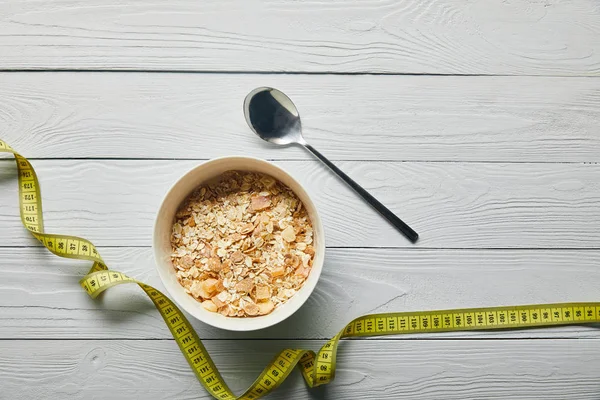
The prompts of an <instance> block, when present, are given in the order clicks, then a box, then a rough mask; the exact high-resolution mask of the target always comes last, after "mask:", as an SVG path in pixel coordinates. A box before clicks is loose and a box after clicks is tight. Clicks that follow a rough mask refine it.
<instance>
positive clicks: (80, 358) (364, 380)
mask: <svg viewBox="0 0 600 400" xmlns="http://www.w3.org/2000/svg"><path fill="white" fill-rule="evenodd" d="M320 344H321V343H320V342H316V341H254V340H252V341H239V342H231V341H220V340H218V341H210V342H207V343H206V345H207V348H208V350H209V352H210V353H211V355H212V356H213V357H214V359H215V361H216V364H217V366H218V367H219V369H220V370H221V372H222V373H223V375H224V378H225V380H226V381H227V382H228V383H229V384H230V385H231V388H232V390H234V391H235V392H236V393H240V392H242V391H243V390H244V389H246V387H247V386H249V385H250V384H251V383H252V381H253V380H254V378H255V377H256V376H257V375H258V374H259V372H260V371H261V370H262V368H264V366H265V365H266V364H267V363H268V361H269V360H270V359H271V358H272V357H273V355H274V354H275V352H276V351H277V350H278V349H281V348H285V347H289V346H293V347H302V348H312V349H315V350H316V349H317V348H318V346H319V345H320ZM24 354H29V355H31V356H30V357H27V356H26V357H24V356H23V355H24ZM598 368H600V347H598V343H597V341H596V340H547V341H539V340H531V341H529V340H523V341H520V340H519V341H514V340H510V341H496V340H493V341H473V340H468V341H420V340H416V341H387V340H382V341H378V342H373V341H366V340H353V341H349V342H346V343H343V345H342V346H341V350H340V352H339V357H338V369H337V374H336V379H335V381H334V382H333V383H331V384H329V385H327V386H324V387H321V388H317V389H313V390H310V389H308V388H307V387H306V386H305V384H304V382H303V381H302V378H301V376H300V373H299V372H298V371H294V372H293V373H292V375H291V376H290V378H289V380H288V381H287V382H285V383H284V384H283V385H282V386H281V387H280V388H279V389H278V390H277V391H275V392H274V393H273V394H272V395H270V396H269V397H268V398H269V399H341V398H343V399H364V398H377V399H399V398H408V399H415V400H418V399H432V398H444V399H456V400H467V399H490V400H491V399H498V400H499V399H507V398H510V399H542V398H543V399H548V400H553V399H557V400H558V399H560V400H564V399H577V400H585V399H590V400H591V399H597V398H598V396H599V394H600V384H599V383H598V379H597V378H598V376H597V371H598ZM0 381H1V382H2V389H3V390H2V396H3V398H6V399H14V400H25V399H32V398H35V399H39V400H46V399H56V398H61V399H89V400H95V399H106V398H107V397H108V395H109V394H110V398H111V399H115V400H119V399H127V400H130V399H132V398H135V399H148V398H152V399H154V398H160V399H164V400H171V399H177V400H182V399H210V398H211V397H209V396H208V395H207V394H206V392H204V390H203V389H202V387H201V386H200V384H199V383H198V381H197V380H196V378H195V376H194V375H193V373H192V372H191V370H190V369H189V366H188V365H187V364H186V362H185V360H184V359H183V357H182V356H181V354H180V353H179V351H178V349H177V346H176V344H175V343H174V342H173V341H137V340H135V341H87V340H85V341H0ZM4 396H6V397H4Z"/></svg>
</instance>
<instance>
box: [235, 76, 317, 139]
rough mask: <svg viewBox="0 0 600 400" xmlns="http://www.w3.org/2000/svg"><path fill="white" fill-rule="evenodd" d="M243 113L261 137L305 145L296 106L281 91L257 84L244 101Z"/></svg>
mask: <svg viewBox="0 0 600 400" xmlns="http://www.w3.org/2000/svg"><path fill="white" fill-rule="evenodd" d="M244 116H245V117H246V122H247V123H248V125H249V126H250V128H251V129H252V131H253V132H254V133H256V134H257V135H258V137H260V138H261V139H263V140H265V141H267V142H269V143H273V144H277V145H289V144H294V143H298V144H305V143H306V141H305V140H304V138H303V137H302V124H301V122H300V114H299V113H298V109H297V108H296V106H295V105H294V103H293V102H292V100H290V98H289V97H287V96H286V95H285V94H284V93H283V92H281V91H279V90H277V89H273V88H269V87H260V88H257V89H254V90H253V91H252V92H250V93H249V94H248V95H247V96H246V99H245V100H244Z"/></svg>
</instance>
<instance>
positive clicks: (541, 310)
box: [0, 140, 600, 399]
mask: <svg viewBox="0 0 600 400" xmlns="http://www.w3.org/2000/svg"><path fill="white" fill-rule="evenodd" d="M0 152H8V153H12V154H13V155H14V157H15V160H16V162H17V170H18V174H19V176H18V178H19V201H20V209H21V220H22V221H23V224H24V225H25V227H26V228H27V229H28V230H29V231H30V232H31V234H32V235H33V236H34V237H35V238H36V239H37V240H39V241H40V242H41V243H42V244H43V245H44V246H45V247H46V248H47V249H48V250H50V251H51V252H52V253H54V254H56V255H57V256H60V257H67V258H76V259H82V260H90V261H93V262H94V265H93V266H92V269H91V270H90V271H89V272H88V274H87V275H86V276H84V277H83V279H82V280H81V281H80V284H81V286H82V287H83V288H84V289H85V290H86V292H87V293H88V294H89V295H90V296H91V297H92V298H95V297H97V296H98V295H99V294H100V293H102V292H103V291H105V290H106V289H108V288H110V287H113V286H115V285H120V284H122V283H135V284H137V285H138V286H139V287H140V288H142V290H143V291H144V292H145V293H146V294H147V295H148V297H149V298H150V300H152V302H153V303H154V305H155V306H156V309H157V310H158V311H159V312H160V315H161V316H162V317H163V319H164V320H165V323H166V324H167V327H168V328H169V330H170V331H171V333H172V334H173V337H174V338H175V341H176V342H177V345H179V349H180V350H181V352H182V353H183V356H184V357H185V359H186V360H187V362H188V363H189V364H190V367H191V368H192V370H193V371H194V373H195V374H196V376H197V377H198V380H199V381H200V383H201V384H202V385H203V386H204V388H205V389H206V390H207V391H208V392H209V393H210V394H212V395H213V397H215V398H216V399H258V398H260V397H262V396H265V395H266V394H268V393H270V392H271V391H272V390H273V389H275V388H276V387H278V386H279V385H280V384H281V383H282V382H283V381H284V380H285V378H286V377H287V376H288V375H289V374H290V372H291V371H292V369H293V368H294V367H295V366H296V365H298V366H299V367H300V370H301V372H302V375H303V376H304V380H305V381H306V383H307V384H308V386H310V387H316V386H319V385H323V384H326V383H329V382H331V381H332V380H333V378H334V376H335V365H336V353H337V347H338V344H339V341H340V339H342V338H347V337H355V336H380V335H397V334H403V333H430V332H449V331H466V330H492V329H514V328H536V327H545V326H551V325H579V324H585V323H598V322H600V303H561V304H536V305H525V306H515V307H491V308H468V309H457V310H441V311H421V312H401V313H386V314H371V315H365V316H362V317H359V318H356V319H355V320H354V321H352V322H350V323H349V324H348V325H346V326H345V327H344V329H342V330H341V331H340V332H339V333H338V334H337V335H335V337H334V338H333V339H331V340H329V341H328V342H327V343H326V344H325V345H324V346H323V347H321V349H320V350H319V351H318V352H317V353H315V352H313V351H312V350H300V349H285V350H282V351H281V352H280V353H279V354H278V355H277V356H276V357H275V358H274V359H273V361H271V363H270V364H269V365H268V366H267V367H266V368H265V369H264V370H263V371H262V373H261V374H260V375H259V376H258V378H257V379H256V380H255V381H254V383H253V384H252V385H251V386H250V387H249V388H248V389H247V390H246V391H245V392H244V393H243V394H242V395H240V396H236V395H234V394H233V393H232V392H231V390H230V389H229V387H228V386H227V384H226V383H225V381H224V380H223V378H222V377H221V374H220V373H219V371H218V370H217V367H216V366H215V364H214V363H213V361H212V359H211V358H210V356H209V354H208V352H207V351H206V349H205V348H204V345H203V344H202V342H201V341H200V338H199V337H198V334H197V333H196V331H194V329H193V328H192V326H191V324H190V323H189V321H188V320H187V318H186V317H185V316H184V315H183V313H182V312H181V310H180V309H179V308H178V307H177V306H176V305H175V304H174V303H173V302H172V301H171V300H170V299H169V298H168V297H167V296H165V295H164V294H163V293H162V292H160V291H159V290H157V289H155V288H153V287H152V286H149V285H146V284H144V283H142V282H139V281H137V280H135V279H133V278H130V277H128V276H127V275H125V274H123V273H121V272H117V271H112V270H109V269H108V267H107V266H106V263H105V262H104V261H103V260H102V258H101V257H100V254H99V253H98V250H97V249H96V247H95V246H94V245H93V244H92V243H91V242H90V241H88V240H86V239H82V238H79V237H75V236H66V235H56V234H50V233H45V232H44V223H43V219H42V199H41V197H40V185H39V182H38V179H37V176H36V174H35V171H34V169H33V167H32V166H31V164H30V163H29V161H28V160H27V159H26V158H25V157H23V156H21V155H20V154H18V153H17V152H16V151H14V150H13V149H12V148H10V147H9V146H8V145H7V144H6V143H5V142H3V141H2V140H0Z"/></svg>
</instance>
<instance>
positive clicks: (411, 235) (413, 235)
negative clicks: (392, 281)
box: [304, 144, 419, 243]
mask: <svg viewBox="0 0 600 400" xmlns="http://www.w3.org/2000/svg"><path fill="white" fill-rule="evenodd" d="M304 147H306V149H307V150H308V151H310V152H311V153H313V154H314V155H315V157H317V158H318V159H319V160H321V161H323V162H324V163H325V165H327V166H328V167H329V168H330V169H331V170H332V171H333V172H335V173H336V174H337V175H338V176H339V177H340V178H342V179H343V180H344V182H346V183H347V184H348V185H350V187H351V188H352V189H354V190H355V191H356V192H357V193H358V194H360V195H361V196H362V197H363V199H365V200H366V201H367V202H368V203H369V204H370V205H371V206H373V208H374V209H375V210H377V211H378V212H379V213H380V214H381V215H383V216H384V217H385V218H386V219H387V220H388V221H389V222H390V223H391V224H392V225H394V226H395V227H396V229H398V230H399V231H400V232H402V234H403V235H404V236H406V238H407V239H408V240H410V241H411V242H412V243H415V242H416V241H417V240H418V239H419V234H418V233H417V232H415V231H414V230H413V229H412V228H411V227H410V226H408V225H406V223H404V221H402V220H401V219H400V218H398V217H397V216H396V215H395V214H394V213H393V212H391V211H390V210H389V209H388V208H387V207H386V206H384V205H383V204H381V203H380V202H379V200H377V199H376V198H375V197H373V196H371V195H370V194H369V192H367V191H366V190H365V189H363V188H362V186H360V185H359V184H358V183H356V182H354V181H353V180H352V178H350V177H349V176H348V175H346V174H345V173H343V172H342V170H340V169H339V168H338V167H336V166H335V165H334V164H333V163H332V162H331V161H329V160H328V159H327V158H325V156H324V155H323V154H321V153H319V152H318V151H317V150H316V149H315V148H314V147H312V146H311V145H310V144H304Z"/></svg>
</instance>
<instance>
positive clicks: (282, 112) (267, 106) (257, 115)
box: [244, 87, 419, 243]
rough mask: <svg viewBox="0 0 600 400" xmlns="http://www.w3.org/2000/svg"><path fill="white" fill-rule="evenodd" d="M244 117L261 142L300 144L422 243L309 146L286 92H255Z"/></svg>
mask: <svg viewBox="0 0 600 400" xmlns="http://www.w3.org/2000/svg"><path fill="white" fill-rule="evenodd" d="M244 115H245V117H246V122H248V125H249V126H250V128H251V129H252V130H253V131H254V133H256V134H257V135H258V136H259V137H260V138H261V139H263V140H266V141H267V142H270V143H274V144H277V145H288V144H300V145H302V146H304V147H305V148H306V149H307V150H308V151H310V152H311V153H312V154H314V155H315V156H316V157H317V158H318V159H319V160H321V161H323V162H324V163H325V165H327V166H328V167H329V168H331V170H332V171H333V172H335V173H336V174H337V175H338V176H339V177H340V178H342V179H343V180H344V181H345V182H346V183H347V184H348V185H350V187H351V188H352V189H354V190H355V191H356V192H357V193H358V194H360V195H361V196H362V197H363V198H364V199H365V200H366V201H367V202H368V203H369V204H370V205H371V206H373V208H375V210H377V211H378V212H379V213H380V214H381V215H383V216H384V217H385V218H386V219H387V220H388V221H389V222H390V223H391V224H392V225H394V226H395V227H396V229H398V230H399V231H400V232H402V234H404V236H406V237H407V238H408V240H410V241H411V242H413V243H415V242H416V241H417V240H418V239H419V235H418V234H417V232H415V231H414V230H412V229H411V227H410V226H408V225H406V224H405V223H404V222H403V221H402V220H401V219H400V218H398V217H397V216H396V215H395V214H394V213H392V212H391V211H390V210H388V209H387V207H385V206H384V205H383V204H381V203H380V202H379V201H378V200H377V199H376V198H375V197H373V196H371V195H370V194H369V192H367V191H366V190H365V189H363V188H362V187H361V186H360V185H359V184H358V183H356V182H354V181H353V180H352V179H350V177H349V176H348V175H346V174H345V173H343V172H342V171H341V170H340V169H339V168H338V167H336V166H335V165H333V163H332V162H331V161H329V160H328V159H327V158H325V156H323V155H322V154H321V153H319V152H318V151H317V150H315V148H314V147H312V146H311V145H309V144H308V143H306V141H305V140H304V137H303V136H302V126H301V124H300V115H299V114H298V109H297V108H296V106H295V105H294V103H292V101H291V100H290V99H289V97H287V96H286V95H285V94H284V93H283V92H281V91H279V90H277V89H273V88H269V87H261V88H257V89H254V90H253V91H252V92H250V93H249V94H248V95H247V96H246V98H245V99H244Z"/></svg>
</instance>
